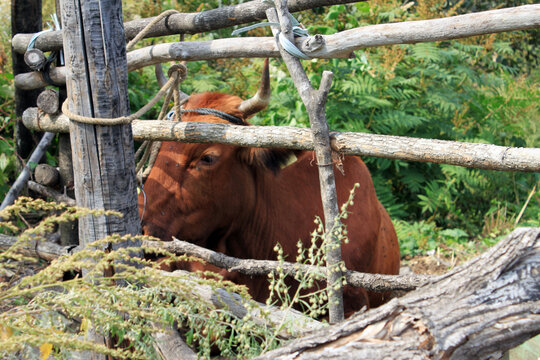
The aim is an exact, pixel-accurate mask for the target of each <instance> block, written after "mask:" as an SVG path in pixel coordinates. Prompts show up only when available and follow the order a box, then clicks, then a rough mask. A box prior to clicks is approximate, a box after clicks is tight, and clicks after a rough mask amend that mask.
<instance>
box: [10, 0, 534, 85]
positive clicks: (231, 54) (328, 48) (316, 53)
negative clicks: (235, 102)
mask: <svg viewBox="0 0 540 360" xmlns="http://www.w3.org/2000/svg"><path fill="white" fill-rule="evenodd" d="M539 27H540V4H536V5H524V6H519V7H515V8H507V9H500V10H490V11H484V12H479V13H473V14H466V15H459V16H453V17H448V18H442V19H433V20H419V21H406V22H401V23H391V24H380V25H370V26H364V27H360V28H355V29H351V30H346V31H342V32H340V33H337V34H333V35H317V36H311V37H308V38H300V39H298V40H297V45H298V47H299V48H300V50H302V51H303V52H304V53H306V54H308V55H309V56H311V57H313V58H336V57H347V56H350V55H351V53H352V52H353V51H355V50H359V49H364V48H368V47H375V46H382V45H395V44H410V43H419V42H431V41H442V40H452V39H459V38H464V37H468V36H476V35H484V34H490V33H498V32H505V31H516V30H526V29H534V28H539ZM239 57H260V58H267V57H268V58H274V57H280V55H279V50H278V48H277V45H276V42H275V39H274V38H272V37H258V38H227V39H219V40H212V41H190V42H177V43H166V44H158V45H154V46H149V47H145V48H141V49H137V50H134V51H131V52H129V53H128V55H127V58H128V68H129V70H130V71H133V70H136V69H140V68H142V67H144V66H149V65H153V64H157V63H163V62H168V61H173V60H186V61H196V60H212V59H223V58H239ZM50 77H51V79H52V80H53V81H54V82H55V83H58V84H63V83H65V70H64V68H63V67H58V68H55V69H54V71H52V72H51V73H50ZM45 85H47V83H46V82H45V81H44V79H43V76H42V74H41V73H40V72H32V73H26V74H19V75H17V76H16V77H15V86H16V87H17V88H19V89H23V90H31V89H36V88H40V87H43V86H45Z"/></svg>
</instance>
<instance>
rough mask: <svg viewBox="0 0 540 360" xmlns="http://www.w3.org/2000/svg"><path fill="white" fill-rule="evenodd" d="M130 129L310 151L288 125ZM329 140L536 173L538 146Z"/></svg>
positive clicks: (336, 146) (344, 150)
mask: <svg viewBox="0 0 540 360" xmlns="http://www.w3.org/2000/svg"><path fill="white" fill-rule="evenodd" d="M23 121H24V123H25V124H26V126H28V128H30V129H33V130H40V131H51V132H67V131H68V118H67V117H66V116H64V115H60V116H47V115H45V116H43V115H42V116H39V114H38V112H37V110H36V109H35V108H30V109H28V110H27V111H26V112H25V114H24V116H23ZM132 126H133V137H134V138H135V139H136V140H157V141H183V142H193V143H196V142H198V143H218V144H230V145H240V146H253V147H281V148H288V149H297V150H313V140H312V138H311V132H310V130H309V129H305V128H296V127H291V126H247V127H246V126H236V125H228V124H208V123H189V122H171V121H157V120H135V121H134V122H133V123H132ZM330 141H331V146H332V149H333V150H334V151H336V152H338V153H340V154H344V155H361V156H377V157H384V158H388V159H401V160H407V161H422V162H433V163H439V164H450V165H458V166H465V167H470V168H478V169H488V170H501V171H524V172H539V171H540V148H515V147H508V146H499V145H491V144H477V143H467V142H460V141H448V140H437V139H421V138H411V137H406V136H392V135H378V134H367V133H353V132H337V131H331V132H330Z"/></svg>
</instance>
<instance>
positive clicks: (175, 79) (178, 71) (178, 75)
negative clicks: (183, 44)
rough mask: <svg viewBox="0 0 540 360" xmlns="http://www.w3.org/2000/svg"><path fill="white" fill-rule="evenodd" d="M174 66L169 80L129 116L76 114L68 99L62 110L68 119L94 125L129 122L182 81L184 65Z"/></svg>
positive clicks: (185, 71)
mask: <svg viewBox="0 0 540 360" xmlns="http://www.w3.org/2000/svg"><path fill="white" fill-rule="evenodd" d="M173 68H174V71H172V76H171V77H170V78H169V80H168V81H167V82H166V83H165V85H163V87H162V88H161V89H160V90H159V91H158V93H157V94H156V95H155V96H154V97H153V98H152V99H151V100H150V101H149V102H148V103H147V104H146V105H144V106H143V107H142V108H141V109H139V110H138V111H137V112H136V113H134V114H131V115H129V116H121V117H117V118H95V117H87V116H82V115H77V114H74V113H72V112H71V111H70V110H69V108H68V101H67V100H66V101H64V103H63V104H62V112H63V113H64V114H65V115H66V116H67V117H68V118H70V120H73V121H77V122H80V123H85V124H94V125H120V124H129V123H131V122H132V121H133V120H135V119H137V118H139V117H141V116H142V115H144V114H145V113H146V112H148V111H149V110H150V109H151V108H152V107H153V106H154V105H156V104H157V102H158V101H159V100H160V99H161V98H162V97H163V96H165V95H166V94H167V91H168V90H170V89H171V88H173V87H176V88H177V87H178V84H179V83H180V82H181V81H183V80H184V79H185V77H186V74H187V68H186V67H185V66H184V65H180V64H177V65H173V67H171V69H173Z"/></svg>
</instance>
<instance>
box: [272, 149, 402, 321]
mask: <svg viewBox="0 0 540 360" xmlns="http://www.w3.org/2000/svg"><path fill="white" fill-rule="evenodd" d="M342 165H343V170H344V172H343V173H341V172H340V171H339V170H337V168H334V173H335V179H336V188H337V197H338V205H339V207H340V208H341V205H342V204H343V203H344V202H346V201H347V199H348V197H349V194H350V191H351V189H352V188H353V187H354V185H355V184H356V183H358V184H359V187H358V188H357V189H356V191H355V197H354V201H353V204H352V205H350V206H349V207H348V208H347V211H348V212H349V215H348V217H347V219H345V220H344V223H345V225H346V227H347V232H348V238H349V242H348V243H347V244H342V259H343V261H344V262H345V265H346V267H347V268H348V269H350V270H356V271H361V272H367V273H380V274H397V273H398V272H399V259H400V254H399V245H398V242H397V237H396V234H395V231H394V227H393V225H392V222H391V220H390V217H389V216H388V213H387V212H386V210H385V209H384V208H383V206H382V205H381V204H380V202H379V201H378V200H377V196H376V194H375V189H374V187H373V182H372V180H371V176H370V174H369V171H368V169H367V167H366V165H365V164H364V162H363V161H362V160H361V159H360V158H359V157H354V156H347V157H344V158H343V159H342ZM274 180H275V183H274V186H268V187H267V189H266V191H271V194H266V195H270V196H271V197H272V199H271V200H268V201H271V202H272V206H274V207H276V208H275V209H274V211H273V212H272V213H271V214H268V215H269V216H275V217H276V218H275V222H274V224H273V227H274V228H275V229H274V230H275V231H273V234H272V237H271V239H270V240H269V243H270V244H275V242H280V244H281V245H282V247H283V249H284V253H285V254H288V258H287V259H288V261H294V259H295V258H296V251H297V247H296V244H297V242H298V240H299V239H302V241H303V243H304V246H305V247H308V246H309V245H310V238H309V234H311V233H312V232H313V230H314V229H315V228H316V224H315V223H314V219H315V217H316V216H319V217H320V218H321V219H324V218H323V209H322V201H321V196H320V185H319V176H318V168H317V165H316V160H315V156H314V154H313V152H302V153H301V154H300V155H299V156H298V160H297V161H296V162H295V163H293V164H292V165H289V166H288V167H286V168H284V169H283V170H282V171H281V172H280V173H279V174H278V175H276V177H275V178H274ZM272 246H273V245H272ZM344 296H345V306H346V308H348V310H349V312H350V311H353V310H359V309H360V308H361V307H362V306H363V305H366V304H365V300H364V299H365V296H366V294H365V292H364V291H363V290H362V289H353V288H351V287H347V288H346V291H345V294H344ZM368 296H369V305H370V306H378V305H380V304H381V303H382V302H383V301H384V300H385V298H386V297H388V294H374V293H370V294H369V295H368Z"/></svg>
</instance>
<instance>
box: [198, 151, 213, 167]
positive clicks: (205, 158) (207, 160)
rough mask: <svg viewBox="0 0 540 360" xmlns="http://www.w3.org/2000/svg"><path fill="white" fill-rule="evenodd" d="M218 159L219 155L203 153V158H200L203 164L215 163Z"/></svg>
mask: <svg viewBox="0 0 540 360" xmlns="http://www.w3.org/2000/svg"><path fill="white" fill-rule="evenodd" d="M216 160H217V157H216V156H214V155H209V154H206V155H203V156H202V157H201V159H200V160H199V163H200V164H201V165H212V164H213V163H215V162H216Z"/></svg>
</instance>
